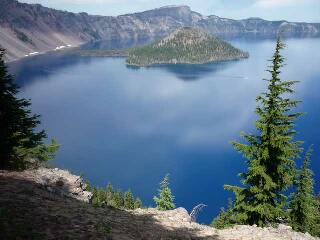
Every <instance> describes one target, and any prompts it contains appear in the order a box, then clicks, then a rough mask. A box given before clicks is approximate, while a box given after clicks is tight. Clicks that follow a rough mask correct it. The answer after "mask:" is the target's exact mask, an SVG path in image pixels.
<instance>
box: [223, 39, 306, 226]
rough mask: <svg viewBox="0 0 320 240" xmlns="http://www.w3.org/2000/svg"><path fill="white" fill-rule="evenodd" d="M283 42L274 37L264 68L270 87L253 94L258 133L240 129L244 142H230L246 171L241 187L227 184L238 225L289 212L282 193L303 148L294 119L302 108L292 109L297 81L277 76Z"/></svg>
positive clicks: (273, 219)
mask: <svg viewBox="0 0 320 240" xmlns="http://www.w3.org/2000/svg"><path fill="white" fill-rule="evenodd" d="M284 46H285V45H284V44H283V43H282V42H281V40H280V39H278V41H277V44H276V49H275V53H274V55H273V57H272V59H271V60H270V61H271V62H272V64H271V66H270V67H269V69H268V70H267V71H268V72H269V73H270V74H271V79H269V80H267V82H268V89H267V91H266V92H265V93H262V94H261V95H260V96H258V97H257V100H256V101H257V102H258V106H257V108H256V113H257V115H258V116H259V118H258V120H257V121H256V124H255V125H256V128H257V130H258V133H257V134H242V136H243V137H244V139H245V140H246V141H247V142H248V143H247V144H243V143H239V142H232V144H233V146H234V148H235V149H236V150H237V151H238V152H240V153H242V154H243V155H244V157H245V158H247V161H246V163H247V165H248V170H247V171H246V172H244V173H241V174H240V177H241V178H242V181H241V183H242V186H241V187H239V186H230V185H225V189H228V190H232V191H233V192H234V193H235V195H236V199H235V204H234V206H233V209H232V218H233V219H232V220H233V221H234V222H235V223H237V224H250V225H253V224H257V225H259V226H265V225H267V224H269V223H275V222H277V219H279V218H285V217H286V216H287V214H286V211H285V205H286V197H285V195H284V194H283V193H284V191H285V190H287V189H288V187H290V186H292V184H293V180H294V178H295V171H296V169H295V159H296V158H297V157H298V156H299V154H300V152H301V149H300V145H301V142H300V141H295V140H294V136H295V131H294V120H295V119H296V118H298V117H299V116H300V115H301V113H298V112H297V113H295V112H293V108H294V107H296V105H297V104H298V102H299V101H296V100H292V99H290V98H289V97H290V94H292V93H293V92H294V90H293V89H292V87H293V85H294V84H295V83H296V81H282V80H281V78H280V73H281V68H282V67H283V65H284V58H283V57H282V56H281V54H280V51H281V50H282V49H283V48H284Z"/></svg>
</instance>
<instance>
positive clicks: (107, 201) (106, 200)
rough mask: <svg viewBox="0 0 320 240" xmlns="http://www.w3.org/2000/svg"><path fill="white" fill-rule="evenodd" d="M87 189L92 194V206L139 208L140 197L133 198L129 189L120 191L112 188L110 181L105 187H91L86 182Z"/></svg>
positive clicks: (140, 203) (140, 204)
mask: <svg viewBox="0 0 320 240" xmlns="http://www.w3.org/2000/svg"><path fill="white" fill-rule="evenodd" d="M87 191H89V192H91V193H92V194H93V196H92V204H93V206H96V207H99V206H103V205H105V206H109V207H114V208H119V209H127V210H133V209H136V208H141V206H142V202H141V200H140V198H136V199H135V198H134V196H133V194H132V192H131V190H128V191H126V192H122V191H121V190H114V188H113V186H112V184H111V183H108V185H107V187H106V189H103V188H97V187H92V186H91V185H90V184H89V183H87Z"/></svg>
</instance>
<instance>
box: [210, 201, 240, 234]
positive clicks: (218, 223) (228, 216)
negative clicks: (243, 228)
mask: <svg viewBox="0 0 320 240" xmlns="http://www.w3.org/2000/svg"><path fill="white" fill-rule="evenodd" d="M232 210H233V201H232V199H229V203H228V208H227V210H225V209H224V208H221V209H220V212H219V215H218V216H217V217H216V218H214V219H213V221H212V223H211V226H212V227H214V228H217V229H223V228H227V227H230V226H232V225H233V224H234V223H235V222H234V221H233V213H232Z"/></svg>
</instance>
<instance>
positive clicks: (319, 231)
mask: <svg viewBox="0 0 320 240" xmlns="http://www.w3.org/2000/svg"><path fill="white" fill-rule="evenodd" d="M314 200H315V214H314V215H315V220H314V225H313V228H312V232H311V233H312V234H313V235H314V236H317V237H320V194H319V195H318V196H317V197H315V198H314Z"/></svg>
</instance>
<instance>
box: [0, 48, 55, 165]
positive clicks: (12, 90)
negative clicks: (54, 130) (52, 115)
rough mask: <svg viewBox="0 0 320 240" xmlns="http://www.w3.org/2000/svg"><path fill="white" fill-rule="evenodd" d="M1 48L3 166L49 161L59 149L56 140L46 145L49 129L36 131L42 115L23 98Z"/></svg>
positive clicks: (0, 141) (0, 158) (0, 153)
mask: <svg viewBox="0 0 320 240" xmlns="http://www.w3.org/2000/svg"><path fill="white" fill-rule="evenodd" d="M4 54H5V51H4V50H3V49H0V146H1V148H0V169H17V170H21V169H25V168H27V167H29V165H30V164H31V163H32V161H33V160H37V161H46V160H49V159H51V158H53V157H54V152H55V151H57V150H58V147H59V146H58V145H57V143H56V142H55V140H53V141H52V143H51V144H49V145H45V144H44V143H43V139H44V138H45V137H46V134H45V132H44V131H43V130H42V131H39V132H37V131H36V128H37V126H38V125H39V124H40V121H39V115H32V114H31V111H30V110H29V109H28V108H29V107H30V105H31V103H30V101H29V100H26V99H19V98H17V97H16V95H17V94H18V92H19V88H18V86H17V85H16V84H14V83H13V78H12V76H11V75H10V74H9V73H8V70H7V66H6V65H5V63H4Z"/></svg>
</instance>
